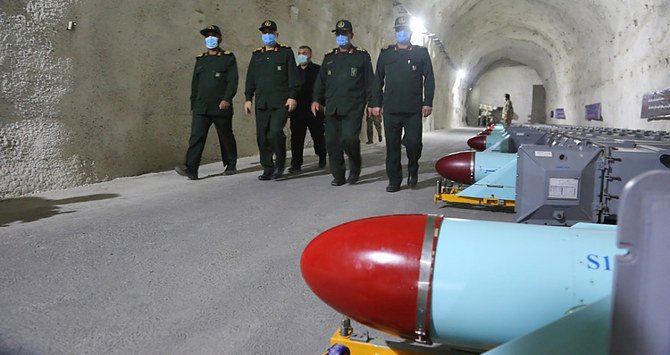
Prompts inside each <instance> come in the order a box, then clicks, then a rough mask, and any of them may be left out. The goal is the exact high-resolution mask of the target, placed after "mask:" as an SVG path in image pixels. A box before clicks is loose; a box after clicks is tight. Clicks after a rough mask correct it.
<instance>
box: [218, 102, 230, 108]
mask: <svg viewBox="0 0 670 355" xmlns="http://www.w3.org/2000/svg"><path fill="white" fill-rule="evenodd" d="M229 108H230V102H228V101H226V100H221V102H219V109H220V110H227V109H229Z"/></svg>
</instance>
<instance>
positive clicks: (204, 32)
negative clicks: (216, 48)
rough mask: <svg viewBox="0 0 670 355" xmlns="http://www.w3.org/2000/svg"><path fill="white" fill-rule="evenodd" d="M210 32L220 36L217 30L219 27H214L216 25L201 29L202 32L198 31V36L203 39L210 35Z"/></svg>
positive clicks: (219, 30) (219, 31)
mask: <svg viewBox="0 0 670 355" xmlns="http://www.w3.org/2000/svg"><path fill="white" fill-rule="evenodd" d="M212 32H214V33H216V34H218V35H219V36H221V29H220V28H219V26H216V25H209V26H207V28H203V29H202V30H200V34H201V35H203V36H205V37H207V34H208V33H212Z"/></svg>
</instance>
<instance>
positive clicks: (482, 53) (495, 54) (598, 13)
mask: <svg viewBox="0 0 670 355" xmlns="http://www.w3.org/2000/svg"><path fill="white" fill-rule="evenodd" d="M403 3H404V4H406V5H407V6H408V8H410V9H411V11H412V12H413V14H414V15H417V16H421V17H423V18H424V19H425V20H426V27H427V28H428V30H429V31H431V32H434V33H436V34H437V36H438V37H439V38H440V40H441V41H442V42H443V43H444V44H445V47H446V50H447V53H448V55H449V56H450V58H451V60H452V62H453V63H454V65H455V66H457V67H458V68H459V69H461V68H462V69H465V70H467V71H468V72H469V75H470V78H477V77H479V76H480V75H481V74H482V73H483V72H485V71H486V70H488V69H489V68H491V65H492V64H494V63H496V62H498V61H500V60H504V59H510V60H513V61H517V62H520V63H523V64H525V65H528V66H529V67H531V68H533V69H535V70H536V71H537V72H538V74H539V75H540V77H541V78H542V80H543V81H545V85H549V86H553V85H555V82H547V81H555V80H556V75H557V73H558V72H567V71H568V70H569V68H571V67H573V66H575V65H576V63H575V62H574V61H575V60H576V59H575V55H574V54H575V53H576V52H577V51H579V52H581V54H586V56H588V55H589V53H588V52H589V51H593V52H594V54H597V51H598V49H597V48H598V47H599V45H601V44H603V43H605V42H606V41H607V40H608V39H609V38H610V37H611V32H612V30H611V25H610V21H612V16H611V15H612V12H617V11H620V9H622V8H623V7H624V4H623V2H622V1H621V0H608V1H607V2H605V1H577V0H563V1H560V0H559V1H550V0H546V1H543V0H451V1H448V0H447V1H445V0H421V1H419V0H411V1H404V2H403ZM584 52H587V53H584Z"/></svg>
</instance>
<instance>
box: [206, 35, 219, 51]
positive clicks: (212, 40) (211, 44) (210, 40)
mask: <svg viewBox="0 0 670 355" xmlns="http://www.w3.org/2000/svg"><path fill="white" fill-rule="evenodd" d="M218 45H219V39H218V38H216V37H214V36H209V37H207V38H205V47H207V49H214V48H216V47H217V46H218Z"/></svg>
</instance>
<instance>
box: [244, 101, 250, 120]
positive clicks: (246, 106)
mask: <svg viewBox="0 0 670 355" xmlns="http://www.w3.org/2000/svg"><path fill="white" fill-rule="evenodd" d="M244 114H246V115H247V116H249V115H251V101H245V102H244Z"/></svg>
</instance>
